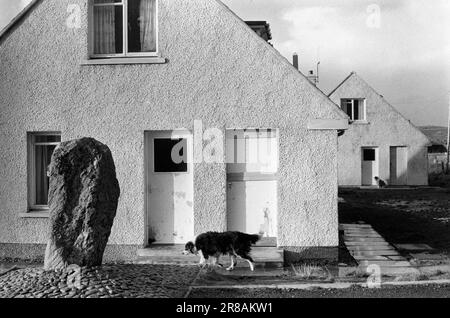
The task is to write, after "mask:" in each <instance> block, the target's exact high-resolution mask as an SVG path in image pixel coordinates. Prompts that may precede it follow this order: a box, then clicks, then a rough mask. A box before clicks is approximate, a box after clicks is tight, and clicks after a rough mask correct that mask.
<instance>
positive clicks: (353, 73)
mask: <svg viewBox="0 0 450 318" xmlns="http://www.w3.org/2000/svg"><path fill="white" fill-rule="evenodd" d="M355 74H356V72H351V73H350V75H349V76H347V77H346V78H345V79H344V80H343V81H342V82H341V83H340V84H339V85H338V86H337V87H336V88H335V89H333V90H332V91H331V93H330V94H328V97H331V95H333V94H334V92H336V91H337V90H338V89H339V87H341V86H342V85H344V83H345V82H347V81H348V79H349V78H350V77H352V75H355Z"/></svg>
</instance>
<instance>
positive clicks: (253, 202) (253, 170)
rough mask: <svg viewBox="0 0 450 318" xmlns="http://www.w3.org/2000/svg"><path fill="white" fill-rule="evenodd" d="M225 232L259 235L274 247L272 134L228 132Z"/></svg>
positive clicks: (275, 168)
mask: <svg viewBox="0 0 450 318" xmlns="http://www.w3.org/2000/svg"><path fill="white" fill-rule="evenodd" d="M226 135H227V138H226V149H227V150H226V158H227V213H228V217H227V221H228V230H230V231H241V232H245V233H251V234H260V235H262V236H263V237H265V238H267V239H266V240H265V241H266V242H273V243H271V244H276V237H277V212H278V211H277V210H278V195H277V194H278V190H277V188H278V181H277V172H278V138H277V132H276V131H274V130H255V129H249V130H228V131H227V134H226Z"/></svg>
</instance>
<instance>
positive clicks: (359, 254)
mask: <svg viewBox="0 0 450 318" xmlns="http://www.w3.org/2000/svg"><path fill="white" fill-rule="evenodd" d="M339 227H340V230H343V231H344V243H345V245H346V247H347V249H348V250H349V252H350V254H351V255H352V256H353V258H354V259H355V260H356V261H357V262H358V264H359V266H358V267H359V269H361V270H362V271H365V272H366V271H367V269H368V267H369V266H371V265H378V266H379V267H380V270H381V274H382V275H389V276H392V275H409V274H413V275H418V274H419V271H418V270H417V269H416V268H414V267H413V266H412V265H411V263H409V262H408V260H407V259H406V258H405V257H403V256H401V255H400V253H399V252H398V251H397V250H396V249H395V247H394V246H392V245H391V244H389V243H388V242H386V240H385V239H384V238H383V237H382V236H381V235H380V234H379V233H378V232H377V231H375V230H374V229H373V228H372V226H371V225H369V224H341V225H340V226H339Z"/></svg>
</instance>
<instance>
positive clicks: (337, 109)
mask: <svg viewBox="0 0 450 318" xmlns="http://www.w3.org/2000/svg"><path fill="white" fill-rule="evenodd" d="M214 1H215V2H217V3H218V4H219V5H221V6H222V7H223V8H225V9H226V10H227V11H228V12H229V13H231V14H232V15H233V16H234V17H235V18H236V19H237V20H239V21H240V22H241V23H242V24H243V25H245V26H246V27H247V28H248V30H249V32H251V33H252V34H254V36H256V37H258V38H259V39H260V40H261V41H264V42H265V43H266V45H267V49H268V50H270V51H271V52H272V53H274V54H275V55H276V56H277V57H278V58H279V59H280V60H281V61H283V62H284V63H285V64H288V65H290V66H291V67H292V69H293V70H294V69H295V68H294V66H293V65H292V64H291V63H290V62H289V61H288V60H287V59H286V58H285V57H284V56H283V55H282V54H281V53H280V52H279V51H278V50H276V49H275V48H273V47H272V46H271V45H270V43H268V42H267V41H265V40H264V39H262V38H261V37H260V36H259V35H258V34H256V33H255V32H254V31H253V30H252V29H251V27H250V26H249V25H248V24H247V23H246V22H245V21H244V20H242V19H241V18H240V17H239V16H238V15H237V14H236V13H235V12H234V11H233V10H231V9H230V8H229V7H228V6H227V5H225V4H224V3H223V2H222V0H214ZM41 2H42V0H31V2H30V3H29V4H28V5H27V6H26V7H25V8H24V9H23V10H22V11H21V12H20V13H19V14H18V15H17V16H16V17H15V18H14V19H12V21H11V22H10V23H9V24H8V25H7V26H6V27H5V28H3V30H1V31H0V45H1V44H2V42H3V40H4V39H5V38H6V36H7V35H8V34H10V33H11V31H13V30H14V28H16V27H17V26H18V25H19V23H20V22H23V21H24V19H25V18H26V17H27V16H28V15H29V14H30V12H31V11H32V9H33V8H35V7H36V5H37V4H39V3H41ZM295 70H296V71H297V74H299V75H300V76H302V77H303V78H304V79H305V80H306V82H307V83H309V84H310V85H311V87H312V88H313V89H315V90H316V91H317V92H318V93H319V94H320V95H322V96H324V97H325V98H326V99H327V100H328V102H329V103H330V106H334V107H332V108H331V110H333V111H334V112H335V113H336V114H337V115H338V116H340V117H341V118H343V119H344V118H348V116H347V114H345V113H344V112H343V111H342V110H341V109H340V107H338V106H337V105H336V104H335V103H334V102H333V101H332V100H331V99H330V98H329V97H328V96H327V95H326V94H325V93H324V92H322V90H320V89H319V88H318V87H317V86H315V85H314V84H313V83H311V82H310V81H309V79H308V78H307V77H306V76H305V75H304V74H303V73H301V72H299V71H298V70H297V69H295Z"/></svg>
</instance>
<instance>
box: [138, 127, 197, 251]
mask: <svg viewBox="0 0 450 318" xmlns="http://www.w3.org/2000/svg"><path fill="white" fill-rule="evenodd" d="M192 148H193V140H192V134H191V133H190V132H189V131H184V130H180V131H151V132H145V147H144V149H145V174H146V177H145V197H146V200H145V202H146V203H145V210H146V223H147V224H146V231H147V235H146V237H147V243H148V244H151V243H156V244H184V243H186V242H187V241H188V240H191V239H192V238H193V236H194V178H193V176H194V173H193V160H192V158H193V149H192Z"/></svg>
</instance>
